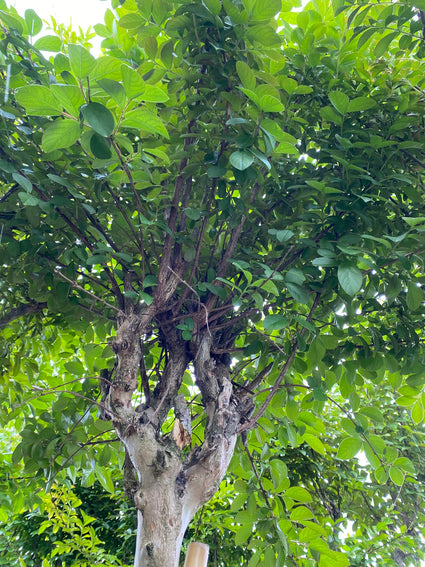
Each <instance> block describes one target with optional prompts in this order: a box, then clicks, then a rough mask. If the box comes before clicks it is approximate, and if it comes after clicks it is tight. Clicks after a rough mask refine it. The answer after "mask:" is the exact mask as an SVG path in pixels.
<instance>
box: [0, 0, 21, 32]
mask: <svg viewBox="0 0 425 567" xmlns="http://www.w3.org/2000/svg"><path fill="white" fill-rule="evenodd" d="M0 7H4V8H5V7H6V5H5V3H4V2H3V3H2V4H0ZM0 20H2V21H3V22H4V23H5V24H6V26H7V27H8V28H11V29H13V30H16V31H17V32H18V33H19V34H22V33H23V31H24V26H23V24H22V22H23V21H24V20H23V19H22V18H21V17H20V16H12V14H9V13H8V12H6V11H4V10H0Z"/></svg>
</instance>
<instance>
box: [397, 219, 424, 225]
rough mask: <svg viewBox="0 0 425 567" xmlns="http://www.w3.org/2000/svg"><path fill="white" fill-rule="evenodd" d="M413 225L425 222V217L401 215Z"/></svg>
mask: <svg viewBox="0 0 425 567" xmlns="http://www.w3.org/2000/svg"><path fill="white" fill-rule="evenodd" d="M401 218H402V219H403V220H404V221H405V222H407V224H408V225H409V226H411V227H414V226H417V225H421V224H425V217H401Z"/></svg>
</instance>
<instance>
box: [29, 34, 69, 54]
mask: <svg viewBox="0 0 425 567" xmlns="http://www.w3.org/2000/svg"><path fill="white" fill-rule="evenodd" d="M34 47H35V48H36V49H39V50H40V51H53V52H54V53H57V52H58V51H60V50H61V49H62V40H61V38H60V37H58V36H57V35H44V36H43V37H39V38H38V39H37V41H36V42H35V43H34Z"/></svg>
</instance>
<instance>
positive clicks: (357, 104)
mask: <svg viewBox="0 0 425 567" xmlns="http://www.w3.org/2000/svg"><path fill="white" fill-rule="evenodd" d="M375 106H376V102H375V101H374V100H373V99H371V98H368V97H366V96H359V97H357V98H353V100H350V102H349V103H348V108H347V112H359V111H361V110H369V108H375Z"/></svg>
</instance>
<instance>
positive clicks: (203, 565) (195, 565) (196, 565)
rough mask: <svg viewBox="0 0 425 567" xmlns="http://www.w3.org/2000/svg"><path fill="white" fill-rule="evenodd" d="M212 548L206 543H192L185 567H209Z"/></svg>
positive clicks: (188, 549)
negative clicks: (209, 555)
mask: <svg viewBox="0 0 425 567" xmlns="http://www.w3.org/2000/svg"><path fill="white" fill-rule="evenodd" d="M209 552H210V548H209V546H208V545H207V544H206V543H199V542H198V541H192V542H191V543H189V547H188V548H187V555H186V561H185V562H184V567H207V563H208V554H209Z"/></svg>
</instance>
